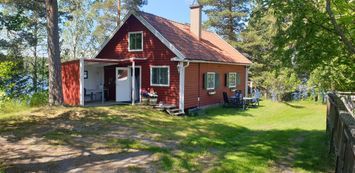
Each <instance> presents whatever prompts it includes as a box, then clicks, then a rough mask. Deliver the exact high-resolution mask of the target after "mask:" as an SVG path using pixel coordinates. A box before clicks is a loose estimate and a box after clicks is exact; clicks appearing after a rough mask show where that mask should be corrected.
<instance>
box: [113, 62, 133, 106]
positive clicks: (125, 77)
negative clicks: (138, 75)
mask: <svg viewBox="0 0 355 173" xmlns="http://www.w3.org/2000/svg"><path fill="white" fill-rule="evenodd" d="M130 71H131V70H129V69H128V68H121V67H117V68H116V101H117V102H128V101H131V74H130V73H131V72H130Z"/></svg>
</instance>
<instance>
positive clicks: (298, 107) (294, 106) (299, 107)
mask: <svg viewBox="0 0 355 173" xmlns="http://www.w3.org/2000/svg"><path fill="white" fill-rule="evenodd" d="M282 103H283V104H285V105H287V106H290V107H292V108H295V109H302V108H304V106H300V105H295V104H291V103H289V102H282Z"/></svg>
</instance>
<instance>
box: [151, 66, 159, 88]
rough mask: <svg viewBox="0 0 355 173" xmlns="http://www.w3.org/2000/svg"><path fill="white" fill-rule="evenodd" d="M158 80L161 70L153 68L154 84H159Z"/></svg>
mask: <svg viewBox="0 0 355 173" xmlns="http://www.w3.org/2000/svg"><path fill="white" fill-rule="evenodd" d="M158 79H159V69H157V68H152V83H153V84H158Z"/></svg>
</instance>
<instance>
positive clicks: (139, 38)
mask: <svg viewBox="0 0 355 173" xmlns="http://www.w3.org/2000/svg"><path fill="white" fill-rule="evenodd" d="M136 49H142V34H140V33H139V34H136Z"/></svg>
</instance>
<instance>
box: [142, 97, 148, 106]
mask: <svg viewBox="0 0 355 173" xmlns="http://www.w3.org/2000/svg"><path fill="white" fill-rule="evenodd" d="M148 101H149V98H148V97H142V104H144V105H147V104H148Z"/></svg>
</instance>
